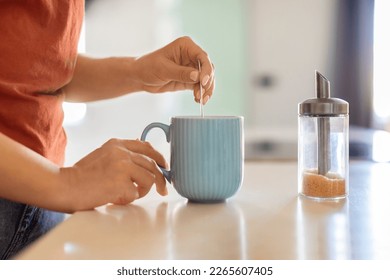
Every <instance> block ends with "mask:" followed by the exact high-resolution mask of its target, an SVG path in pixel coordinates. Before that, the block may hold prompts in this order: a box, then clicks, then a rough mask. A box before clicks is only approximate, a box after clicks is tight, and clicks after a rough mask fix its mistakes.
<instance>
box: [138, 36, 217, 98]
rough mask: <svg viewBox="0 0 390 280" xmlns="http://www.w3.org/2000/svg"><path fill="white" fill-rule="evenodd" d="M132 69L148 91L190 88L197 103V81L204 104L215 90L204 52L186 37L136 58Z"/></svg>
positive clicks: (212, 69)
mask: <svg viewBox="0 0 390 280" xmlns="http://www.w3.org/2000/svg"><path fill="white" fill-rule="evenodd" d="M198 61H199V62H200V64H201V72H199V69H198ZM134 67H135V69H136V70H135V71H134V72H135V73H137V75H138V79H139V80H140V81H141V83H143V90H145V91H148V92H152V93H162V92H166V91H176V90H183V89H191V90H193V91H194V97H195V101H196V102H200V90H199V81H200V82H201V83H202V87H203V89H204V91H203V103H204V104H205V103H207V101H208V100H209V99H210V97H211V96H212V94H213V91H214V87H215V80H214V65H213V64H212V63H211V61H210V58H209V57H208V55H207V53H206V52H205V51H204V50H202V49H201V48H200V47H199V46H198V45H197V44H195V43H194V42H193V41H192V40H191V38H189V37H182V38H179V39H177V40H175V41H173V42H172V43H170V44H168V45H167V46H165V47H163V48H161V49H159V50H156V51H154V52H152V53H149V54H147V55H144V56H141V57H139V58H137V59H136V61H135V66H134Z"/></svg>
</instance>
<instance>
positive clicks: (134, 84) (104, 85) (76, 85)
mask: <svg viewBox="0 0 390 280" xmlns="http://www.w3.org/2000/svg"><path fill="white" fill-rule="evenodd" d="M141 90H142V84H141V83H140V82H139V79H138V77H137V71H136V70H135V58H132V57H110V58H89V57H86V56H82V55H79V56H78V59H77V63H76V68H75V72H74V75H73V78H72V81H71V82H70V83H69V84H68V85H66V86H65V87H64V88H63V91H64V93H65V99H66V100H67V101H71V102H88V101H96V100H103V99H109V98H114V97H118V96H122V95H124V94H127V93H131V92H135V91H141Z"/></svg>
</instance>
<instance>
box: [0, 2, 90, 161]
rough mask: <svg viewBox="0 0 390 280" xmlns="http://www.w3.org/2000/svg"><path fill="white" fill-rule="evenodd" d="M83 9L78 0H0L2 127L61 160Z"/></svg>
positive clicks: (4, 132)
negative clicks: (67, 87) (68, 90)
mask: <svg viewBox="0 0 390 280" xmlns="http://www.w3.org/2000/svg"><path fill="white" fill-rule="evenodd" d="M83 15H84V1H81V0H0V35H1V40H0V133H3V134H5V135H7V136H8V137H10V138H12V139H14V140H15V141H17V142H19V143H21V144H23V145H25V146H26V147H28V148H30V149H32V150H34V151H36V152H37V153H39V154H41V155H43V156H44V157H46V158H48V159H49V160H51V161H52V162H54V163H56V164H59V165H62V164H63V162H64V153H65V146H66V135H65V132H64V129H63V127H62V121H63V110H62V102H63V99H64V96H63V94H62V93H61V88H62V87H63V86H64V85H66V84H67V83H68V82H69V81H70V80H71V78H72V75H73V72H74V67H75V63H76V59H77V43H78V39H79V35H80V30H81V25H82V20H83Z"/></svg>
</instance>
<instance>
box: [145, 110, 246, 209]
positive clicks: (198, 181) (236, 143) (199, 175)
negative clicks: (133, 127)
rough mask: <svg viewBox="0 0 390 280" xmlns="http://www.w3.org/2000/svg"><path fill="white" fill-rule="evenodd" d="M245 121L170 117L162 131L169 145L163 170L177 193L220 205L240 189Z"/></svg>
mask: <svg viewBox="0 0 390 280" xmlns="http://www.w3.org/2000/svg"><path fill="white" fill-rule="evenodd" d="M243 123H244V118H243V117H240V116H231V117H230V116H211V117H173V118H171V124H170V125H166V124H163V123H151V124H150V125H148V126H147V127H146V128H145V129H144V131H143V132H142V136H141V140H142V141H145V139H146V136H147V134H148V132H149V131H150V130H151V129H153V128H161V129H162V130H163V131H164V132H165V135H166V139H167V141H168V142H170V143H171V163H170V166H171V170H169V171H167V170H164V169H162V171H163V173H164V176H165V178H166V179H167V180H168V181H169V182H170V183H172V185H173V187H174V188H175V189H176V191H177V192H178V193H179V194H180V195H181V196H183V197H185V198H188V199H189V200H190V201H194V202H211V203H212V202H221V201H225V200H226V199H227V198H229V197H231V196H233V195H234V194H235V193H236V192H237V191H238V190H239V188H240V187H241V184H242V180H243V166H244V146H243V145H244V132H243Z"/></svg>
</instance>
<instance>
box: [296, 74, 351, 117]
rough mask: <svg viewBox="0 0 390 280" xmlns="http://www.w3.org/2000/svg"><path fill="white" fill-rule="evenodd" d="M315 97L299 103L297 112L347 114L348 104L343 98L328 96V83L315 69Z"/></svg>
mask: <svg viewBox="0 0 390 280" xmlns="http://www.w3.org/2000/svg"><path fill="white" fill-rule="evenodd" d="M315 81H316V83H315V84H316V94H317V98H311V99H307V100H305V101H304V102H302V103H299V109H298V111H299V114H300V115H304V116H338V115H347V114H348V112H349V104H348V102H346V101H345V100H342V99H339V98H332V97H330V83H329V80H328V79H327V78H325V77H324V76H323V75H322V74H321V73H319V72H318V71H315Z"/></svg>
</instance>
